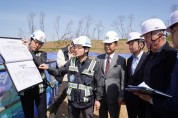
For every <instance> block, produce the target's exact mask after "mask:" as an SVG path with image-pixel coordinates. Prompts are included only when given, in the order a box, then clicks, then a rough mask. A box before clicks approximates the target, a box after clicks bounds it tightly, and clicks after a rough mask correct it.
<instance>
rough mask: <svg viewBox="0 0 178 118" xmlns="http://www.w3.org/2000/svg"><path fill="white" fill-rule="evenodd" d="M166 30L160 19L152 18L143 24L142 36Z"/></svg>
mask: <svg viewBox="0 0 178 118" xmlns="http://www.w3.org/2000/svg"><path fill="white" fill-rule="evenodd" d="M165 29H166V25H165V24H164V22H163V21H162V20H160V19H158V18H152V19H149V20H146V21H144V22H143V23H142V35H141V36H143V35H144V34H146V33H148V32H152V31H156V30H165Z"/></svg>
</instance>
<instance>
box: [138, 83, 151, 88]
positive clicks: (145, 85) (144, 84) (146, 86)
mask: <svg viewBox="0 0 178 118" xmlns="http://www.w3.org/2000/svg"><path fill="white" fill-rule="evenodd" d="M138 86H140V87H145V88H149V89H152V88H150V87H149V86H148V85H147V84H146V83H145V82H142V83H141V84H139V85H138Z"/></svg>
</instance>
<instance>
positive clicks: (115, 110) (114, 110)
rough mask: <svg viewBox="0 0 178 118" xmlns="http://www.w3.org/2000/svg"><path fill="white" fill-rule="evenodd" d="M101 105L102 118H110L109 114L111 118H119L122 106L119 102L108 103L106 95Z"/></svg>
mask: <svg viewBox="0 0 178 118" xmlns="http://www.w3.org/2000/svg"><path fill="white" fill-rule="evenodd" d="M100 103H101V106H100V109H99V117H100V118H108V112H109V114H110V118H119V112H120V105H119V104H118V102H116V103H108V102H107V100H106V95H104V96H103V98H102V99H101V101H100Z"/></svg>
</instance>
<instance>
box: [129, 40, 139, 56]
mask: <svg viewBox="0 0 178 118" xmlns="http://www.w3.org/2000/svg"><path fill="white" fill-rule="evenodd" d="M128 45H129V50H130V52H131V53H133V54H137V53H139V52H140V47H139V44H138V41H136V40H134V41H130V42H129V43H128Z"/></svg>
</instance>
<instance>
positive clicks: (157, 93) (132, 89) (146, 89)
mask: <svg viewBox="0 0 178 118" xmlns="http://www.w3.org/2000/svg"><path fill="white" fill-rule="evenodd" d="M142 84H145V83H142ZM147 86H148V85H147ZM147 86H140V85H138V86H132V85H128V86H127V87H126V88H125V90H126V91H130V92H138V93H141V94H147V95H151V96H162V97H169V98H172V96H171V95H169V94H166V93H164V92H161V91H158V90H155V89H152V88H150V87H147Z"/></svg>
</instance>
